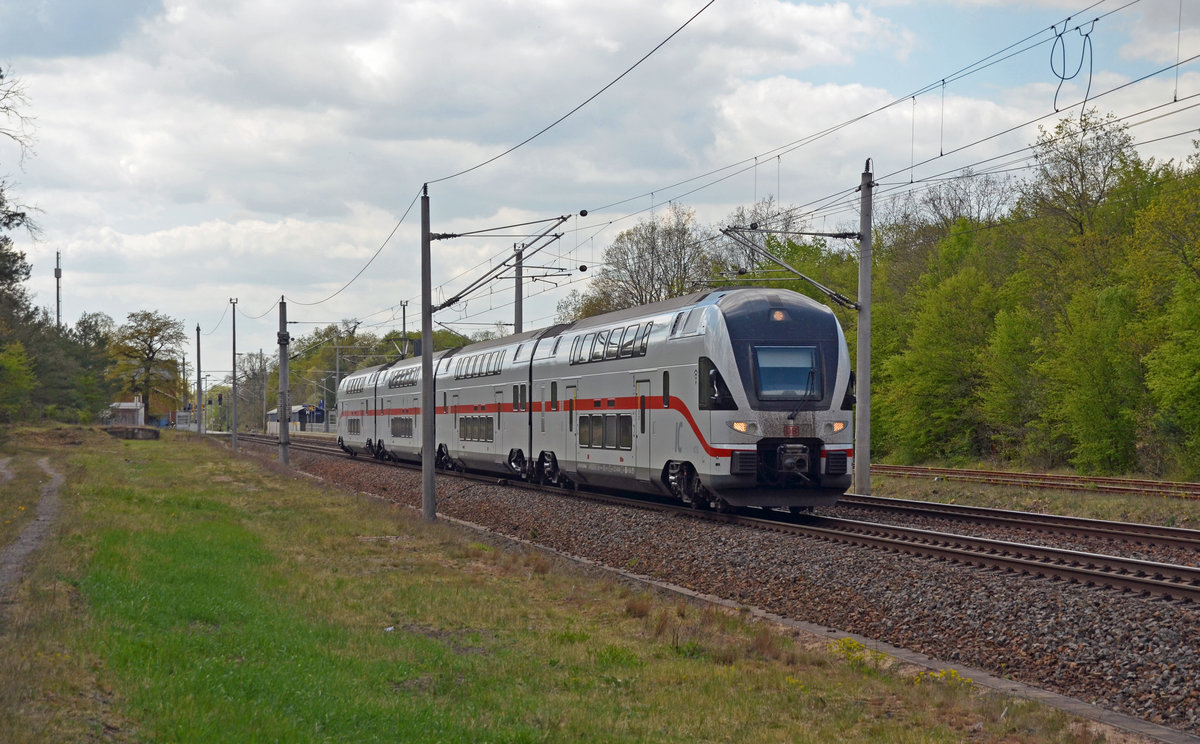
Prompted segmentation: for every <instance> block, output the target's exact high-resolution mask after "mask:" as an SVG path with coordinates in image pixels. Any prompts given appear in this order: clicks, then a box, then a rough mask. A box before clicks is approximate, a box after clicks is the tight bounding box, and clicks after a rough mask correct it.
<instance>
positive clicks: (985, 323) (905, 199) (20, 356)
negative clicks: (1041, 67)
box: [0, 77, 1200, 480]
mask: <svg viewBox="0 0 1200 744" xmlns="http://www.w3.org/2000/svg"><path fill="white" fill-rule="evenodd" d="M2 82H4V81H3V78H2V77H0V83H2ZM9 136H10V137H11V136H12V134H11V133H9ZM1030 147H1031V149H1030V152H1031V153H1032V155H1031V157H1030V158H1029V159H1028V161H1027V163H1026V164H1025V165H1023V166H1022V167H1021V168H1020V169H1017V170H1016V173H1015V174H1013V173H999V172H986V173H973V172H964V173H960V174H957V175H956V176H955V177H953V178H948V179H945V180H942V181H938V182H934V183H931V184H923V185H922V187H921V188H909V189H903V190H898V191H897V192H896V193H895V194H889V193H887V192H886V191H885V190H884V189H880V192H881V194H880V195H879V196H878V197H877V199H876V202H875V207H874V212H875V219H874V229H873V231H872V236H873V240H872V243H873V260H872V271H873V282H872V285H873V286H872V297H873V302H872V323H871V325H872V334H871V335H872V337H871V349H872V351H871V353H872V370H871V381H872V398H873V406H872V408H873V410H872V421H873V430H872V447H873V452H872V459H873V461H881V462H882V461H886V462H900V463H920V462H927V463H945V464H952V465H953V464H981V463H987V464H997V465H1005V466H1009V467H1018V468H1027V469H1035V470H1049V469H1056V468H1072V469H1075V470H1078V471H1080V472H1084V473H1093V474H1132V473H1138V474H1146V475H1153V476H1160V477H1168V478H1175V479H1193V480H1194V479H1197V478H1200V291H1198V290H1200V214H1198V212H1200V143H1197V142H1193V143H1192V147H1191V155H1190V156H1189V157H1187V158H1186V159H1185V160H1182V161H1168V162H1155V161H1154V160H1152V159H1144V158H1142V157H1141V156H1139V154H1138V152H1137V150H1136V148H1135V143H1134V140H1133V137H1132V136H1131V135H1130V134H1129V132H1128V130H1127V129H1126V127H1125V126H1124V124H1122V123H1121V122H1120V121H1118V120H1117V119H1115V117H1112V116H1111V115H1102V114H1101V113H1099V112H1097V111H1095V110H1091V111H1088V112H1086V113H1085V114H1082V115H1078V114H1077V115H1075V116H1072V117H1066V118H1063V119H1062V120H1061V121H1059V122H1058V124H1057V125H1056V126H1055V127H1053V128H1051V129H1042V130H1041V131H1040V134H1039V136H1038V138H1037V140H1036V142H1033V143H1030ZM8 192H9V189H8V186H7V184H5V183H2V182H0V423H9V422H14V421H30V420H42V419H50V420H60V421H72V422H82V423H90V422H93V421H95V420H97V419H98V418H99V417H100V416H101V415H102V414H103V412H104V411H105V410H106V409H107V405H108V403H110V402H111V401H114V400H120V399H124V400H129V399H130V397H131V396H132V395H133V394H140V395H142V396H143V397H142V400H143V402H144V404H145V405H146V406H147V412H148V413H150V414H156V413H160V412H164V411H169V410H173V409H179V408H184V407H186V405H187V404H188V402H190V398H191V397H192V396H193V393H194V390H193V389H192V384H194V380H190V378H189V375H188V371H187V370H186V369H185V368H184V363H183V353H182V347H183V345H184V342H185V340H186V334H185V332H184V329H183V327H182V323H181V322H180V321H177V320H174V319H171V318H169V317H166V316H164V315H161V314H159V313H157V312H154V311H139V312H135V313H131V314H130V315H129V316H128V317H127V319H126V321H125V322H124V323H123V324H120V325H118V324H117V323H116V322H115V321H114V320H113V319H112V318H110V317H109V316H107V315H106V314H104V313H103V312H99V311H96V312H89V313H85V314H84V315H83V316H82V317H80V318H79V320H78V321H76V322H75V324H74V325H62V326H60V325H58V324H57V323H56V322H55V320H54V319H53V318H52V317H51V316H50V313H49V311H48V310H47V309H45V308H39V307H35V306H34V304H33V303H32V301H31V299H30V297H29V295H28V293H27V292H26V290H25V289H24V287H23V282H24V281H25V280H27V279H28V277H29V275H30V266H29V264H28V263H27V262H26V260H25V256H24V254H23V253H22V252H20V251H19V250H17V249H16V248H15V247H14V243H13V241H12V238H11V234H12V233H14V232H15V231H18V230H26V231H31V232H33V233H34V234H35V235H36V231H37V225H36V221H35V220H34V216H35V213H34V210H32V209H29V208H25V207H22V206H20V205H19V204H18V203H14V201H13V200H12V196H11V194H9V193H8ZM750 223H756V224H759V225H764V226H769V227H770V228H772V229H774V230H776V231H782V232H784V233H796V232H801V231H803V230H804V228H805V220H804V215H803V214H800V213H798V211H797V210H795V209H789V208H785V207H783V206H782V205H778V204H775V203H773V201H771V200H770V199H767V200H765V201H763V202H761V203H759V204H756V205H754V206H753V207H752V208H751V209H748V210H747V209H739V210H738V211H736V212H735V213H733V214H731V215H729V216H728V217H727V218H726V219H725V220H724V221H723V222H722V225H716V226H704V225H700V224H698V223H697V220H696V218H695V216H694V212H693V211H692V210H690V209H688V208H686V207H684V206H682V205H679V204H672V205H670V206H669V207H667V208H664V209H662V210H660V211H659V212H658V213H656V214H654V215H652V216H650V217H647V218H644V219H643V220H642V221H640V222H638V223H637V224H636V225H635V226H633V227H631V228H630V229H628V230H626V231H624V232H622V233H620V234H619V235H617V236H616V237H615V238H614V239H613V241H612V243H611V244H610V245H609V246H608V248H607V249H606V250H605V252H604V257H603V262H602V265H601V268H600V269H599V271H597V272H595V275H594V276H593V278H592V280H591V281H590V283H589V284H587V285H586V289H584V290H582V291H580V290H575V291H573V292H571V294H570V295H568V296H567V297H565V298H564V299H563V300H562V301H561V302H560V303H559V306H558V314H559V318H558V320H560V321H564V322H565V321H570V320H573V319H577V318H581V317H585V316H590V315H595V314H598V313H602V312H606V311H609V310H614V309H619V308H622V307H627V306H630V305H635V304H643V303H646V302H652V301H655V300H659V299H665V298H666V297H670V296H675V295H680V294H686V293H689V292H694V291H697V289H699V288H703V287H709V286H720V285H724V284H738V283H741V282H744V281H746V280H748V279H753V280H764V278H766V283H768V284H777V285H778V286H781V287H787V288H790V289H795V290H796V291H800V292H804V293H806V294H809V295H810V296H813V297H814V298H815V299H818V300H820V301H822V302H827V301H828V298H827V297H826V296H825V295H823V294H822V293H820V292H818V291H817V290H816V289H814V288H813V286H812V285H811V284H809V283H807V282H805V281H803V280H801V279H799V278H797V277H795V276H794V275H792V274H786V275H784V274H780V273H779V272H778V269H779V265H778V263H776V262H774V261H772V260H769V259H767V258H764V257H763V256H762V255H760V254H751V253H749V252H748V251H747V250H746V249H745V247H744V246H743V245H742V244H740V243H738V242H736V241H733V240H730V239H729V238H728V237H727V236H726V235H724V234H722V232H721V231H720V228H721V227H722V226H729V225H743V226H744V225H749V224H750ZM855 227H857V226H855ZM759 240H765V243H764V245H765V248H766V250H767V251H769V252H770V253H771V254H772V255H773V256H774V257H776V258H777V259H779V261H782V262H783V263H785V264H787V265H788V266H790V267H792V268H794V269H796V270H798V271H799V272H800V273H802V274H804V275H806V276H807V277H810V278H811V279H814V280H815V281H817V282H819V283H820V284H822V285H824V286H826V287H829V288H832V289H834V290H836V291H838V292H840V293H841V294H843V295H845V296H846V297H849V298H854V297H855V296H856V295H857V293H858V292H857V277H858V249H857V245H856V244H855V243H854V242H853V241H842V240H835V239H827V238H820V237H807V238H806V237H803V236H799V235H795V234H792V235H782V234H780V233H779V232H775V233H770V234H765V237H759ZM759 283H761V281H760V282H759ZM835 310H836V312H837V313H838V317H839V319H840V321H841V323H842V327H843V329H844V330H845V332H846V335H847V341H848V343H849V346H850V350H851V354H852V355H853V353H854V349H855V334H856V331H857V326H858V318H857V313H856V312H855V311H854V310H853V309H845V308H841V307H835ZM488 335H490V334H489V333H487V332H484V333H478V334H475V335H474V336H473V338H475V339H478V338H482V337H486V336H488ZM415 337H416V334H413V333H410V334H408V339H405V338H404V337H403V336H402V335H401V334H400V333H398V332H395V331H393V332H390V333H387V334H383V335H377V334H373V333H371V332H369V331H363V330H359V329H358V324H357V323H354V322H353V321H344V322H342V323H340V324H334V325H330V326H328V327H324V328H319V329H316V330H314V331H312V332H310V333H308V334H305V335H302V336H300V337H299V338H296V339H294V341H293V345H292V347H291V348H292V350H293V352H292V361H291V362H290V371H291V374H290V376H289V377H290V379H289V390H290V391H291V399H292V402H293V403H308V404H313V405H318V404H319V402H321V401H325V402H330V401H331V400H332V398H333V397H334V396H333V391H334V390H335V389H336V380H337V379H338V377H339V376H344V375H345V374H346V373H347V372H348V371H351V370H353V369H355V368H358V367H362V366H366V365H369V364H377V363H381V362H383V361H388V360H392V359H396V358H398V357H399V356H401V355H405V354H407V353H410V352H411V349H412V347H411V346H410V345H409V344H411V340H412V339H413V338H415ZM434 340H435V344H434V345H435V348H439V349H440V348H448V347H452V346H457V345H461V344H462V343H465V338H464V337H461V336H460V335H458V334H455V333H454V332H452V331H448V330H441V331H438V332H437V333H436V334H435V339H434ZM277 375H278V371H277V368H276V364H275V362H274V360H273V358H271V356H270V355H265V356H264V355H261V354H259V355H256V354H249V355H245V356H244V357H243V359H242V362H241V368H240V369H239V371H238V381H239V401H241V404H242V405H245V406H246V409H245V410H246V411H249V412H250V413H242V414H240V417H241V418H240V421H241V422H243V423H245V425H248V426H252V427H253V426H256V424H257V422H259V421H260V420H261V419H262V417H263V415H264V414H265V411H266V410H267V409H268V408H273V407H274V405H275V403H274V401H275V395H276V392H275V391H277V389H278V376H277ZM231 381H232V380H231V379H229V378H227V379H225V380H221V381H218V383H219V384H218V385H217V386H216V387H214V388H212V395H210V396H209V397H216V396H218V395H220V396H221V399H222V401H224V400H225V399H226V398H227V397H228V395H229V383H230V382H231ZM214 415H215V416H216V417H217V418H216V419H214V420H216V421H217V422H218V424H219V423H220V419H221V417H226V416H227V415H228V413H227V412H226V411H225V409H224V408H220V409H219V410H217V411H214ZM246 422H248V423H246Z"/></svg>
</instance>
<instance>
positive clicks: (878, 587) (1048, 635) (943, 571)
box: [292, 450, 1200, 741]
mask: <svg viewBox="0 0 1200 744" xmlns="http://www.w3.org/2000/svg"><path fill="white" fill-rule="evenodd" d="M292 456H293V460H292V462H293V465H294V466H295V467H296V468H298V469H301V470H303V471H305V472H308V473H311V474H313V475H317V476H319V477H322V478H324V479H326V480H328V481H330V482H334V483H338V484H341V485H343V486H346V487H348V488H351V489H354V490H357V491H362V492H365V493H370V494H375V495H377V496H381V497H384V498H388V499H391V500H393V501H395V502H397V503H400V504H403V505H406V506H410V507H413V508H420V502H421V485H420V480H421V477H420V473H419V472H418V471H415V470H402V469H397V468H383V467H363V466H362V465H363V463H362V462H361V461H356V460H352V459H351V458H349V457H346V456H345V455H340V456H334V457H328V456H322V455H317V454H315V453H311V454H310V453H307V452H303V451H299V450H297V451H295V452H293V453H292ZM436 484H437V506H438V511H439V513H442V514H445V515H448V516H452V517H456V518H459V519H464V520H467V521H470V522H474V523H476V524H480V525H483V526H485V527H488V528H490V529H492V530H494V531H496V532H499V533H502V534H507V535H512V536H514V537H518V538H522V539H527V540H532V541H534V542H536V543H538V544H541V545H545V546H547V547H550V548H553V549H555V550H558V551H560V552H563V553H567V554H570V555H575V556H580V557H584V558H587V559H590V560H593V561H597V562H599V563H602V564H604V565H608V566H613V567H616V568H621V569H624V570H627V571H634V572H637V573H639V574H643V575H645V576H648V577H650V578H653V579H656V580H660V581H665V582H669V583H673V584H677V585H680V586H683V587H686V588H688V589H691V590H693V591H697V592H700V593H703V594H710V595H715V596H719V597H724V598H727V599H730V600H732V601H736V602H739V603H742V604H746V605H751V606H756V607H759V608H762V609H764V610H766V611H768V612H771V613H774V614H777V615H780V616H783V617H787V618H792V619H795V620H801V621H806V622H811V623H817V624H820V625H824V626H827V627H832V628H840V629H842V630H843V631H846V632H852V633H857V634H860V635H863V636H866V637H869V638H877V639H879V640H881V641H884V642H886V643H890V644H892V645H895V646H899V647H902V648H907V649H911V650H914V651H918V652H921V653H925V654H928V655H930V656H932V657H934V658H938V659H943V660H946V661H949V662H954V663H959V664H965V665H969V666H973V667H977V668H981V669H985V670H988V671H990V672H992V673H993V674H996V675H997V676H1001V677H1006V678H1011V679H1015V680H1018V681H1022V682H1026V683H1028V684H1032V685H1034V686H1037V687H1041V688H1044V689H1049V690H1053V691H1055V692H1059V693H1061V694H1065V695H1069V696H1071V697H1074V698H1078V699H1081V700H1084V701H1086V702H1090V703H1094V704H1096V705H1098V706H1100V707H1103V708H1105V709H1108V710H1113V711H1119V712H1121V713H1124V714H1127V715H1130V716H1133V717H1136V718H1139V719H1141V720H1143V721H1148V722H1153V723H1159V724H1165V725H1168V726H1170V727H1172V728H1174V729H1175V730H1176V731H1177V732H1179V733H1178V734H1176V736H1178V737H1179V738H1176V739H1171V737H1170V736H1164V737H1163V740H1164V741H1166V740H1176V741H1182V740H1193V741H1195V740H1197V739H1192V738H1191V737H1190V736H1187V734H1190V735H1197V734H1200V607H1198V606H1197V605H1196V604H1195V603H1185V602H1178V601H1167V600H1162V599H1153V598H1144V597H1141V596H1134V595H1132V594H1128V593H1119V592H1115V591H1111V590H1107V589H1095V588H1089V587H1087V586H1085V585H1081V584H1075V583H1067V582H1063V581H1050V580H1045V579H1033V578H1030V577H1028V576H1022V575H1018V574H1013V573H1009V572H1006V571H998V570H987V569H980V568H975V567H970V566H966V565H963V564H956V563H951V562H949V561H930V560H927V559H922V558H917V557H913V556H909V555H903V554H898V553H894V552H891V551H890V550H889V551H885V550H865V549H863V548H862V547H859V546H852V545H846V544H842V543H838V542H832V541H827V540H798V539H796V537H795V536H794V535H785V534H780V533H778V532H772V531H764V530H761V529H754V528H750V527H746V526H741V525H730V524H720V523H714V522H710V521H705V520H701V519H696V518H694V516H692V515H690V514H676V513H661V512H654V511H651V510H648V509H644V508H642V509H630V508H628V507H625V506H616V505H612V504H604V503H598V502H594V501H587V500H584V499H580V498H574V497H571V496H566V495H562V494H550V493H541V492H536V491H530V490H527V489H519V488H513V487H509V486H503V485H499V484H497V483H496V482H495V479H489V480H488V481H486V482H485V481H464V480H461V479H455V478H446V477H444V476H443V475H441V474H439V476H438V477H437V479H436ZM1180 734H1183V735H1182V736H1180Z"/></svg>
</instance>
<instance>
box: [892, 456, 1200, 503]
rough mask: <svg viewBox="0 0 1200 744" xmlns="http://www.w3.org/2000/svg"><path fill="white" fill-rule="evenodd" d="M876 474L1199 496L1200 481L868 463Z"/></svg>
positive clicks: (1190, 496) (995, 483) (1186, 496)
mask: <svg viewBox="0 0 1200 744" xmlns="http://www.w3.org/2000/svg"><path fill="white" fill-rule="evenodd" d="M871 472H872V473H874V474H876V475H887V476H895V477H899V478H941V479H943V480H954V481H968V482H972V483H989V484H993V485H1007V486H1028V487H1031V488H1053V489H1059V490H1071V491H1095V492H1103V493H1138V494H1155V495H1163V496H1173V497H1176V498H1184V499H1200V483H1183V482H1177V481H1155V480H1145V479H1137V478H1098V477H1090V476H1082V475H1061V474H1056V473H1017V472H1008V471H1003V470H964V469H959V468H935V467H927V466H909V465H878V464H872V465H871Z"/></svg>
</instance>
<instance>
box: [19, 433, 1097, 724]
mask: <svg viewBox="0 0 1200 744" xmlns="http://www.w3.org/2000/svg"><path fill="white" fill-rule="evenodd" d="M71 441H75V442H78V443H77V444H69V442H71ZM6 456H7V457H11V458H13V459H12V460H11V461H10V463H9V466H10V469H11V470H13V471H14V472H15V473H16V479H15V480H13V481H10V482H9V483H7V484H5V485H4V486H3V487H2V491H3V494H2V496H0V509H3V510H4V511H3V513H4V514H5V519H8V518H9V516H10V513H12V512H13V511H14V510H17V509H18V507H19V506H24V507H25V510H24V511H25V512H28V511H30V510H32V509H34V505H35V503H36V498H37V482H38V481H39V480H40V479H39V476H38V473H39V472H40V470H39V469H38V468H37V467H36V464H35V463H36V461H37V459H38V458H40V457H43V456H45V457H49V458H50V460H51V463H52V464H53V466H54V467H55V468H57V469H59V470H60V471H62V472H64V473H65V474H66V475H67V484H68V485H67V486H66V487H65V489H64V490H63V492H62V501H63V513H62V516H61V518H60V523H59V525H58V527H57V530H56V531H55V534H54V536H53V537H52V538H51V539H50V541H49V542H48V543H47V544H46V545H44V546H43V548H42V549H41V550H40V551H39V552H38V553H37V554H36V560H35V562H34V564H33V565H32V566H31V567H30V568H29V571H28V572H27V575H26V577H25V580H24V581H23V582H21V584H20V585H19V586H18V587H17V589H16V591H15V593H14V595H13V597H12V602H11V603H9V604H7V605H0V613H3V614H2V615H0V740H3V741H5V742H25V741H54V742H59V741H67V742H73V741H171V742H175V741H195V742H214V741H228V742H256V741H287V742H302V741H353V742H368V741H388V742H394V741H417V742H543V741H549V742H590V741H594V742H646V741H653V742H670V741H679V742H697V741H700V742H703V741H712V742H831V741H865V742H960V741H984V742H986V741H995V742H1000V741H1003V742H1092V741H1104V740H1105V738H1104V735H1103V734H1102V733H1099V732H1098V731H1097V730H1096V729H1094V728H1092V727H1091V726H1090V725H1086V724H1081V723H1079V722H1078V721H1073V720H1072V719H1069V718H1068V717H1066V716H1065V715H1063V714H1060V713H1058V712H1055V711H1052V710H1049V709H1046V708H1043V707H1041V706H1038V705H1035V704H1033V703H1029V702H1025V701H1018V700H1013V699H1011V698H1003V697H999V696H995V695H990V694H982V693H980V692H979V691H978V690H976V689H974V688H973V686H972V685H971V684H970V682H969V681H967V680H963V679H962V678H959V677H957V676H956V675H953V674H931V673H928V672H926V673H921V671H920V670H913V669H903V668H900V667H898V666H897V665H895V664H893V663H892V662H891V661H890V660H889V659H887V658H886V657H882V656H880V655H878V654H876V653H873V652H871V651H869V650H868V649H866V648H864V647H862V646H861V645H859V644H857V643H855V642H853V641H850V640H849V639H841V640H838V641H835V642H833V643H828V642H822V643H819V644H816V645H814V644H813V642H811V641H809V640H806V639H804V638H799V637H793V636H791V635H790V634H788V633H787V632H785V631H783V630H781V629H778V628H775V627H772V626H768V625H765V624H761V623H753V622H748V621H747V618H745V617H743V616H739V615H737V614H732V615H731V614H729V613H727V612H722V611H717V610H713V609H710V608H705V607H702V606H698V605H691V604H685V603H681V602H679V601H677V600H672V599H667V598H662V597H658V596H654V595H650V594H647V593H643V592H640V591H638V590H634V589H631V588H629V587H627V586H625V585H623V584H620V583H617V582H615V581H608V580H602V579H596V578H594V577H590V576H588V575H587V574H585V573H583V572H581V571H579V570H577V569H576V568H575V567H574V566H572V565H571V564H567V563H561V562H559V561H558V560H557V559H554V558H550V557H547V556H545V555H544V554H541V553H538V552H530V551H526V550H523V549H516V548H510V547H505V546H503V545H493V544H488V543H486V542H483V541H482V539H481V538H480V537H479V536H477V535H475V534H474V533H471V532H469V531H466V530H462V529H459V528H455V527H452V526H450V525H446V524H442V523H439V524H435V525H430V524H427V523H425V522H422V521H421V520H420V519H419V517H418V515H416V514H413V513H410V512H408V511H405V510H400V509H398V508H396V507H394V506H391V505H388V504H384V503H382V502H379V501H375V500H373V499H370V498H367V497H363V496H355V495H351V494H347V493H344V492H340V491H337V490H334V489H331V488H328V487H324V486H322V485H320V484H315V483H311V482H309V481H307V480H305V479H302V478H295V477H291V476H289V475H287V474H283V473H280V472H279V471H278V469H277V468H274V467H272V466H271V465H270V463H260V462H255V461H252V460H248V459H241V458H237V457H234V456H232V455H230V454H229V453H228V452H226V451H225V450H223V449H221V448H220V447H217V446H212V445H207V444H204V443H202V442H200V441H198V440H197V439H194V438H193V439H188V438H187V436H186V435H182V434H179V435H175V436H169V437H168V438H166V439H164V440H161V441H149V442H125V441H119V440H116V439H112V438H109V437H107V436H105V435H103V434H100V433H97V432H92V431H88V430H82V429H69V430H68V429H45V430H37V431H24V432H19V433H18V434H17V435H16V436H13V437H11V438H10V439H9V440H8V441H7V443H6V444H4V445H3V446H0V458H3V457H6ZM18 486H19V487H18ZM22 513H24V512H22ZM23 518H24V517H19V518H18V519H23ZM16 524H17V522H13V523H12V524H10V525H5V528H4V529H5V532H4V533H3V535H4V536H5V540H6V541H7V540H9V539H11V537H12V535H13V534H14V533H13V532H12V528H13V526H14V525H16ZM1108 740H1109V741H1112V740H1113V739H1112V738H1110V739H1108Z"/></svg>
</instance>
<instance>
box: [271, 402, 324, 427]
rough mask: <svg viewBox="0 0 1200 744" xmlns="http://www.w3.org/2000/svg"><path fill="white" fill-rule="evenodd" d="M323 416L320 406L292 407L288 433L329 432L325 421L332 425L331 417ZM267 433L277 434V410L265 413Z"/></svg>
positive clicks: (322, 409)
mask: <svg viewBox="0 0 1200 744" xmlns="http://www.w3.org/2000/svg"><path fill="white" fill-rule="evenodd" d="M325 414H326V411H325V409H324V408H321V407H320V406H314V405H311V404H304V405H299V406H292V415H291V417H290V418H289V419H288V431H329V429H328V427H327V426H326V421H329V423H333V422H332V417H330V419H327V418H326V415H325ZM318 427H319V428H318ZM267 433H268V434H278V433H279V409H278V408H272V409H271V410H269V411H267Z"/></svg>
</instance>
